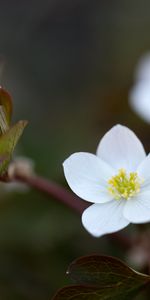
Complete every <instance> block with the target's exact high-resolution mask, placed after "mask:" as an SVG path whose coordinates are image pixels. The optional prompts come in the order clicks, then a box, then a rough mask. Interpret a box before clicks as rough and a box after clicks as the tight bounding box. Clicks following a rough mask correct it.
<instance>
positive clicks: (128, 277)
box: [53, 255, 150, 300]
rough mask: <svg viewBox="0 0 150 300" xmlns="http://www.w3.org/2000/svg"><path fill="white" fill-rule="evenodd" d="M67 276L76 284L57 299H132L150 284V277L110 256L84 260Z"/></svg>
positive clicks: (54, 299)
mask: <svg viewBox="0 0 150 300" xmlns="http://www.w3.org/2000/svg"><path fill="white" fill-rule="evenodd" d="M67 274H68V275H69V276H70V278H71V279H72V280H73V281H74V283H76V285H71V286H68V287H65V288H63V289H61V290H60V291H58V293H57V294H56V295H55V296H54V298H53V300H77V299H78V300H130V299H133V298H134V297H135V296H136V295H137V294H138V292H139V291H140V290H142V289H143V288H144V287H145V286H146V285H147V284H150V276H147V275H145V274H141V273H138V272H136V271H134V270H132V269H131V268H129V267H128V266H127V265H125V264H124V263H123V262H122V261H120V260H119V259H116V258H113V257H108V256H99V255H92V256H86V257H81V258H79V259H77V260H76V261H74V262H73V263H72V264H71V265H70V267H69V269H68V271H67Z"/></svg>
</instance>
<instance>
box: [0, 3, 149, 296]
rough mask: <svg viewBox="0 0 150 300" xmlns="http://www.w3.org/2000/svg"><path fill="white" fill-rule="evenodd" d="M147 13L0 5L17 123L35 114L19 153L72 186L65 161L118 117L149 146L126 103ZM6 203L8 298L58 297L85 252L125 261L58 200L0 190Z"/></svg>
mask: <svg viewBox="0 0 150 300" xmlns="http://www.w3.org/2000/svg"><path fill="white" fill-rule="evenodd" d="M149 11H150V2H149V1H148V0H147V1H141V0H136V1H135V0H131V1H129V0H118V1H117V0H114V1H111V0H108V1H106V0H101V1H95V0H94V1H87V0H86V1H85V0H72V1H70V0H61V1H60V0H55V1H54V0H47V1H46V0H43V1H35V0H30V1H28V0H27V1H23V0H18V1H17V0H14V1H9V0H5V1H3V0H2V1H0V62H1V67H0V74H1V76H0V78H1V84H2V86H3V87H5V88H6V89H7V90H8V91H9V92H10V93H11V95H12V97H13V101H14V121H17V120H18V119H28V120H29V125H28V127H27V129H26V130H25V133H24V135H23V137H22V139H21V141H20V143H19V146H18V153H19V154H20V155H24V156H27V157H30V158H31V159H33V161H34V162H35V165H36V171H37V173H38V174H41V175H43V176H44V177H47V178H51V179H53V180H56V181H57V182H59V183H61V184H63V185H64V186H66V187H67V184H66V182H65V179H64V176H63V170H62V162H63V161H64V159H65V158H66V157H68V156H69V155H70V154H71V153H73V152H76V151H89V152H95V149H96V147H97V144H98V142H99V140H100V138H101V137H102V135H103V134H104V133H105V132H106V131H107V130H108V129H109V128H110V127H111V126H112V125H114V124H116V123H122V124H124V125H127V126H128V127H130V128H131V129H133V130H134V131H135V132H136V134H137V135H138V136H139V137H140V138H141V140H142V142H143V143H144V145H145V147H146V150H148V149H150V139H149V135H150V128H149V126H148V125H147V124H146V123H144V122H143V121H142V120H141V119H139V118H138V117H137V116H136V115H135V114H134V113H133V112H132V111H131V110H130V107H129V105H128V92H129V90H130V87H131V86H132V83H133V73H134V68H135V66H136V63H137V61H138V59H139V58H140V56H141V55H143V54H144V53H145V52H147V51H149V49H150V17H149ZM67 188H68V187H67ZM0 199H1V200H0V298H1V299H3V300H47V299H51V296H52V295H53V294H54V293H55V292H56V290H57V289H58V288H60V287H62V286H63V285H64V284H65V283H67V279H66V276H65V271H66V269H67V267H68V265H69V263H70V262H71V261H72V260H73V259H75V258H77V257H78V256H81V255H86V254H89V253H93V252H98V253H103V254H111V255H114V256H118V257H121V258H125V251H122V249H119V247H117V246H116V244H115V243H111V242H110V239H108V237H103V238H101V239H94V238H92V237H91V236H90V235H89V234H88V233H87V232H86V231H85V230H84V229H83V227H82V225H81V222H80V217H79V216H77V215H76V214H75V213H74V212H72V211H70V210H69V209H68V208H66V207H64V206H63V205H62V204H59V203H57V202H55V200H54V199H50V198H48V197H46V196H45V195H42V194H39V193H38V192H36V191H33V190H29V191H28V192H23V191H20V190H18V191H16V192H13V193H10V192H9V193H7V192H6V193H4V192H3V188H2V192H1V197H0ZM134 230H135V229H134V228H132V226H130V227H128V228H127V229H125V230H124V231H123V233H124V234H131V232H132V231H134Z"/></svg>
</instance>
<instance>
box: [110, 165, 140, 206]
mask: <svg viewBox="0 0 150 300" xmlns="http://www.w3.org/2000/svg"><path fill="white" fill-rule="evenodd" d="M142 182H143V180H142V179H141V178H140V177H139V176H138V174H137V172H131V173H127V172H126V170H124V169H120V170H119V172H118V174H117V175H115V176H113V177H111V178H110V179H109V180H108V191H109V193H110V194H111V195H112V196H113V197H114V198H115V199H116V200H119V199H121V198H124V199H126V200H127V199H129V198H131V197H133V196H135V195H136V194H138V193H139V192H140V187H141V183H142Z"/></svg>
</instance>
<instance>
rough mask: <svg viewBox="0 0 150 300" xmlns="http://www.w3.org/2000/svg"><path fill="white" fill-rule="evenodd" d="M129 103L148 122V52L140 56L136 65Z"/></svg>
mask: <svg viewBox="0 0 150 300" xmlns="http://www.w3.org/2000/svg"><path fill="white" fill-rule="evenodd" d="M129 103H130V105H131V107H132V109H133V110H134V111H135V112H136V113H137V114H138V115H139V116H140V117H141V118H143V119H144V120H145V121H147V122H148V123H150V54H146V55H145V56H144V57H142V58H141V60H140V61H139V63H138V65H137V68H136V70H135V84H134V86H133V88H132V89H131V91H130V93H129Z"/></svg>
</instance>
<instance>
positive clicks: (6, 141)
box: [0, 121, 28, 175]
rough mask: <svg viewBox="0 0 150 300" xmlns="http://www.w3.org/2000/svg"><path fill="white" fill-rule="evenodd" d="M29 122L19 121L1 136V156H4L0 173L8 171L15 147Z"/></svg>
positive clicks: (0, 164)
mask: <svg viewBox="0 0 150 300" xmlns="http://www.w3.org/2000/svg"><path fill="white" fill-rule="evenodd" d="M27 123H28V122H27V121H19V122H18V123H16V124H15V125H14V126H12V127H11V128H10V129H9V130H8V131H7V132H6V133H5V134H3V135H1V136H0V158H2V161H1V162H0V175H2V174H3V173H5V172H6V170H7V167H8V164H9V162H10V160H11V158H12V154H13V151H14V148H15V146H16V144H17V142H18V140H19V138H20V136H21V135H22V133H23V130H24V128H25V127H26V125H27ZM4 158H5V159H4Z"/></svg>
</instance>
